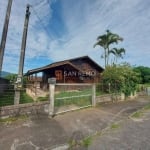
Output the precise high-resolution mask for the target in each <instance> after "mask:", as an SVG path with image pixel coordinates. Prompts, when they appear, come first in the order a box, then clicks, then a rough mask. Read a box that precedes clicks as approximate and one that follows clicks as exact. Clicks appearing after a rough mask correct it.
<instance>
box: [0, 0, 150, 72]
mask: <svg viewBox="0 0 150 150" xmlns="http://www.w3.org/2000/svg"><path fill="white" fill-rule="evenodd" d="M27 3H29V4H30V5H32V7H31V8H30V11H31V16H30V21H29V30H28V37H27V47H26V56H25V64H24V72H26V71H27V70H29V69H33V68H37V67H41V66H43V65H47V64H49V63H52V62H55V61H60V60H64V59H69V58H74V57H79V56H84V55H89V56H90V57H91V58H92V59H94V60H95V61H96V62H97V63H99V64H100V65H101V66H104V59H102V58H101V54H102V53H103V49H102V48H101V47H98V46H97V47H96V48H93V44H94V43H95V42H96V38H97V36H98V35H102V34H104V33H105V31H106V30H107V29H109V30H111V31H112V32H113V33H117V34H119V35H120V36H122V37H123V38H124V41H123V42H121V43H119V44H118V45H117V47H123V48H125V49H126V55H125V57H124V59H123V60H121V59H120V62H128V63H130V64H131V65H136V66H139V65H143V66H148V67H150V61H149V60H150V48H149V44H150V36H149V33H150V27H149V26H150V0H144V1H143V0H105V1H104V0H24V1H21V0H13V5H12V11H11V17H10V24H9V31H8V36H7V44H6V48H5V56H4V63H3V70H5V71H9V72H14V73H15V72H18V63H19V55H20V47H21V39H22V32H23V24H24V15H25V9H26V4H27ZM6 7H7V0H0V20H1V21H0V37H1V34H2V29H3V23H4V18H5V12H6Z"/></svg>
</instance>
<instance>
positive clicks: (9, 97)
mask: <svg viewBox="0 0 150 150" xmlns="http://www.w3.org/2000/svg"><path fill="white" fill-rule="evenodd" d="M14 95H15V91H14V90H7V91H5V93H4V94H1V95H0V106H8V105H13V104H14ZM30 102H33V99H32V98H31V97H30V96H28V95H27V94H26V92H25V91H21V95H20V104H24V103H30Z"/></svg>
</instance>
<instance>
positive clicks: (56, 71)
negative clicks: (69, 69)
mask: <svg viewBox="0 0 150 150" xmlns="http://www.w3.org/2000/svg"><path fill="white" fill-rule="evenodd" d="M55 76H56V80H62V79H63V76H62V70H55Z"/></svg>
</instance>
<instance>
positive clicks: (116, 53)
mask: <svg viewBox="0 0 150 150" xmlns="http://www.w3.org/2000/svg"><path fill="white" fill-rule="evenodd" d="M110 54H113V55H114V56H115V57H114V62H116V63H117V59H118V58H123V54H125V49H124V48H119V49H118V48H113V49H111V50H110V51H109V55H110Z"/></svg>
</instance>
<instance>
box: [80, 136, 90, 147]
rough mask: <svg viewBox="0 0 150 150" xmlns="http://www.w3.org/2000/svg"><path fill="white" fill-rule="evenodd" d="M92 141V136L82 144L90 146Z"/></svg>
mask: <svg viewBox="0 0 150 150" xmlns="http://www.w3.org/2000/svg"><path fill="white" fill-rule="evenodd" d="M91 143H92V136H89V137H86V138H84V139H83V140H82V145H83V146H84V147H89V146H90V145H91Z"/></svg>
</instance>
